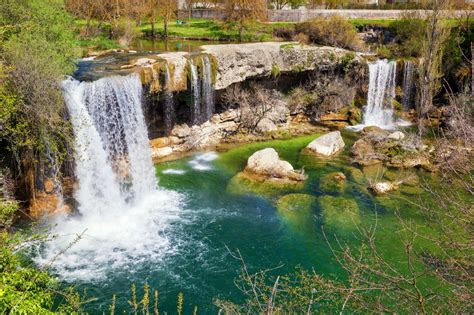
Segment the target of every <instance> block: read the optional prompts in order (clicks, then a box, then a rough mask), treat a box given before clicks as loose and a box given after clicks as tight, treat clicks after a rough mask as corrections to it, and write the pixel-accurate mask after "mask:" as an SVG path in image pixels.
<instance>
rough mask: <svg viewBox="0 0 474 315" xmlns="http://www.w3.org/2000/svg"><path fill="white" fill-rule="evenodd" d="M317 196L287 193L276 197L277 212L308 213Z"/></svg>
mask: <svg viewBox="0 0 474 315" xmlns="http://www.w3.org/2000/svg"><path fill="white" fill-rule="evenodd" d="M316 202H317V198H316V197H314V196H311V195H307V194H289V195H285V196H283V197H281V198H280V199H278V201H277V203H276V206H277V210H278V211H279V212H285V213H286V212H293V213H295V212H296V213H308V212H310V211H311V208H312V206H313V204H315V203H316Z"/></svg>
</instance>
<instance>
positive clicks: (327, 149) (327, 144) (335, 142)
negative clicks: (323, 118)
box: [306, 131, 345, 156]
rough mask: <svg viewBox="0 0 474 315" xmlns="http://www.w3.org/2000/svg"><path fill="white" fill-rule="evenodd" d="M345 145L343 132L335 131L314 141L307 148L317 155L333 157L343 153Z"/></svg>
mask: <svg viewBox="0 0 474 315" xmlns="http://www.w3.org/2000/svg"><path fill="white" fill-rule="evenodd" d="M344 145H345V143H344V140H343V139H342V136H341V132H340V131H333V132H330V133H327V134H325V135H322V136H320V137H318V138H316V139H314V140H313V141H312V142H311V143H310V144H308V146H307V147H306V148H307V149H309V150H310V151H312V152H314V153H316V154H320V155H323V156H331V155H334V154H336V153H339V152H340V151H342V150H343V149H344Z"/></svg>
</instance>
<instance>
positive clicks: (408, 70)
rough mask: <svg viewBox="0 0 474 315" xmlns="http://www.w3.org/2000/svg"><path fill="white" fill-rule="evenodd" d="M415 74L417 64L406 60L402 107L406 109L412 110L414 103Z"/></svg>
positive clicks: (404, 64)
mask: <svg viewBox="0 0 474 315" xmlns="http://www.w3.org/2000/svg"><path fill="white" fill-rule="evenodd" d="M414 74H415V64H414V63H413V61H409V60H405V62H404V63H403V98H402V105H403V108H404V109H410V108H411V107H413V106H412V102H413V92H414V85H413V79H414Z"/></svg>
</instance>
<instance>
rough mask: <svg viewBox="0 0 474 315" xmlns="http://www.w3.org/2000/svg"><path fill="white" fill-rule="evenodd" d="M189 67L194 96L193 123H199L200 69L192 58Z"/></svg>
mask: <svg viewBox="0 0 474 315" xmlns="http://www.w3.org/2000/svg"><path fill="white" fill-rule="evenodd" d="M189 68H190V70H191V93H192V96H193V102H192V108H191V123H192V124H193V125H198V124H200V123H201V86H200V84H199V83H200V82H199V74H198V70H197V67H196V65H195V64H194V61H193V60H192V59H189Z"/></svg>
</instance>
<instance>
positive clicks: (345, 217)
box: [319, 196, 361, 230]
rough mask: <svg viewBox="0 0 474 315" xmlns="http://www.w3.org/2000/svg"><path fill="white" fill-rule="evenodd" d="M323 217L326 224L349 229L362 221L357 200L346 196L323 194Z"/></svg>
mask: <svg viewBox="0 0 474 315" xmlns="http://www.w3.org/2000/svg"><path fill="white" fill-rule="evenodd" d="M319 205H320V206H321V214H322V219H323V222H324V224H325V225H328V226H330V227H332V228H335V229H342V230H348V229H353V228H355V226H356V225H358V224H360V223H361V215H360V211H359V206H358V205H357V202H356V201H355V200H353V199H349V198H344V197H333V196H323V197H321V198H319Z"/></svg>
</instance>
